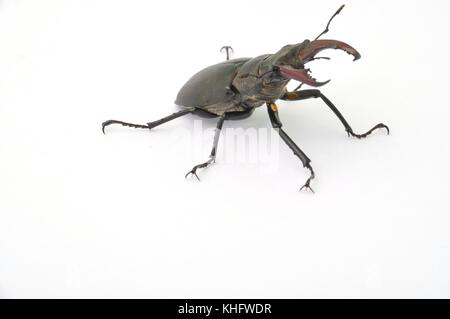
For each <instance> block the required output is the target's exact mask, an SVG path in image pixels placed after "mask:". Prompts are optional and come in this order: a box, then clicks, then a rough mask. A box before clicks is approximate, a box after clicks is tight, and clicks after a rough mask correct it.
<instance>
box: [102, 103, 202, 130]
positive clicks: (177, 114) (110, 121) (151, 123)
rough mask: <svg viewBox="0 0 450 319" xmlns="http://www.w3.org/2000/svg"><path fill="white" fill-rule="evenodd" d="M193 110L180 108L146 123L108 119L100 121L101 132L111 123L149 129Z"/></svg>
mask: <svg viewBox="0 0 450 319" xmlns="http://www.w3.org/2000/svg"><path fill="white" fill-rule="evenodd" d="M194 110H195V108H187V109H185V110H181V111H179V112H176V113H173V114H171V115H169V116H166V117H163V118H162V119H159V120H157V121H154V122H149V123H147V124H133V123H128V122H122V121H117V120H109V121H106V122H103V123H102V132H103V134H105V127H107V126H108V125H111V124H120V125H123V126H128V127H134V128H143V129H148V130H151V129H152V128H154V127H156V126H159V125H161V124H164V123H167V122H169V121H171V120H174V119H176V118H178V117H180V116H183V115H186V114H189V113H192V112H193V111H194Z"/></svg>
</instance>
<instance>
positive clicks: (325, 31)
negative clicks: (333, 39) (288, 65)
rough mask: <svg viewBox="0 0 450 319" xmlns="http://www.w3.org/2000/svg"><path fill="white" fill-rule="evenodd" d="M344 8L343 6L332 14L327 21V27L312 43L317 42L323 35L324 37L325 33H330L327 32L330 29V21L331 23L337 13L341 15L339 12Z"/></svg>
mask: <svg viewBox="0 0 450 319" xmlns="http://www.w3.org/2000/svg"><path fill="white" fill-rule="evenodd" d="M344 7H345V4H343V5H342V6H341V7H340V8H339V9H338V10H337V11H336V13H335V14H333V16H332V17H331V19H330V20H329V21H328V24H327V27H326V28H325V30H324V31H323V32H322V33H321V34H319V35H318V36H317V38H315V39H314V41H315V40H317V39H318V38H320V37H321V36H323V35H324V34H325V33H327V32H328V31H330V30H329V27H330V23H331V21H333V19H334V17H335V16H337V15H338V14H339V13H341V11H342V9H344Z"/></svg>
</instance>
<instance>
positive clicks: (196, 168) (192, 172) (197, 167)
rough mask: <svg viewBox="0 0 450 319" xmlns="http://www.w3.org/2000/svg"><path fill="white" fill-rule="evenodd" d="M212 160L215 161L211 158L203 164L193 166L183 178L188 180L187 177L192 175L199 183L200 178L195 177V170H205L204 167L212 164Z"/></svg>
mask: <svg viewBox="0 0 450 319" xmlns="http://www.w3.org/2000/svg"><path fill="white" fill-rule="evenodd" d="M214 160H215V158H214V157H211V158H210V159H209V160H208V161H206V162H205V163H202V164H198V165H195V166H194V167H193V168H192V169H191V170H190V171H189V172H187V174H186V175H185V176H184V178H188V176H189V175H192V176H195V177H196V178H197V179H198V181H199V182H200V178H199V177H198V175H197V170H198V169H199V168H206V167H208V166H209V165H210V164H211V163H214Z"/></svg>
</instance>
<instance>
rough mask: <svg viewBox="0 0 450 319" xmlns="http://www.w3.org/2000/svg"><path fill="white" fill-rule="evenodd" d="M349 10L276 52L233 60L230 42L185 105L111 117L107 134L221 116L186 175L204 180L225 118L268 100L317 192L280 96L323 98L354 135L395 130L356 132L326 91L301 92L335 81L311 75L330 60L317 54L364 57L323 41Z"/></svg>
mask: <svg viewBox="0 0 450 319" xmlns="http://www.w3.org/2000/svg"><path fill="white" fill-rule="evenodd" d="M343 8H344V5H342V6H341V7H340V8H339V9H338V10H337V11H336V12H335V13H334V14H333V16H332V17H331V18H330V20H329V21H328V24H327V26H326V28H325V30H324V31H323V32H322V33H320V34H319V36H317V37H316V38H315V40H313V41H310V40H305V41H303V42H301V43H298V44H291V45H286V46H284V47H283V48H281V50H279V51H278V52H277V53H275V54H265V55H261V56H258V57H256V58H240V59H233V60H229V50H230V49H231V47H229V46H224V47H223V48H222V50H223V49H226V51H227V52H226V53H227V60H226V61H225V62H222V63H219V64H216V65H213V66H210V67H207V68H205V69H203V70H201V71H200V72H198V73H197V74H195V75H194V76H192V77H191V79H190V80H189V81H188V82H187V83H186V84H185V85H184V86H183V87H182V88H181V90H180V91H179V92H178V96H177V98H176V101H175V104H177V105H178V106H180V107H182V110H181V111H179V112H176V113H174V114H172V115H169V116H167V117H164V118H162V119H160V120H157V121H154V122H149V123H147V124H145V125H140V124H132V123H127V122H122V121H117V120H109V121H106V122H104V123H103V124H102V130H103V133H105V127H106V126H108V125H110V124H121V125H124V126H129V127H134V128H143V129H152V128H154V127H156V126H158V125H160V124H163V123H166V122H168V121H171V120H173V119H176V118H178V117H180V116H183V115H186V114H195V115H198V116H200V117H207V118H218V121H217V127H216V132H215V136H214V143H213V147H212V150H211V154H210V156H209V159H208V160H207V161H206V162H205V163H202V164H199V165H196V166H194V167H193V168H192V170H190V171H189V172H188V173H187V174H186V176H185V177H188V176H189V175H190V174H192V175H193V176H195V177H196V178H197V179H198V180H200V179H199V177H198V175H197V170H198V169H199V168H206V167H207V166H209V165H210V164H211V163H213V162H214V160H215V157H216V150H217V144H218V141H219V135H220V131H221V129H222V125H223V123H224V121H225V120H240V119H245V118H247V117H249V116H250V115H251V114H252V113H253V111H254V110H255V108H257V107H259V106H262V105H263V104H266V105H267V111H268V113H269V118H270V121H271V124H272V127H273V128H274V129H275V130H277V131H278V133H279V135H280V137H281V138H282V140H283V141H284V142H285V143H286V144H287V145H288V146H289V147H290V148H291V150H292V151H293V152H294V154H295V155H296V156H298V157H299V158H300V160H301V161H302V163H303V166H304V167H305V168H307V169H308V170H309V172H310V176H309V178H308V179H307V181H306V183H305V184H304V185H303V186H302V187H301V188H300V190H302V189H309V190H311V191H313V190H312V188H311V187H310V183H311V180H312V179H314V176H315V175H314V170H313V168H312V166H311V160H310V159H309V158H308V156H306V154H305V153H304V152H303V151H302V150H301V149H300V148H299V147H298V146H297V145H296V144H295V143H294V141H293V140H292V139H291V138H290V137H289V136H288V135H287V134H286V132H285V131H284V130H283V129H282V123H281V121H280V118H279V116H278V108H277V105H276V104H275V101H277V100H279V99H281V100H285V101H300V100H306V99H310V98H320V99H322V101H323V102H324V103H325V104H326V105H327V106H328V107H329V108H330V109H331V111H333V113H334V114H335V115H336V116H337V117H338V118H339V120H340V121H341V123H342V124H343V125H344V127H345V130H346V132H347V133H348V135H349V136H353V137H356V138H365V137H367V136H368V135H369V134H371V133H372V132H373V131H374V130H376V129H380V128H384V129H386V130H387V133H388V134H389V128H388V127H387V126H386V125H384V124H382V123H380V124H377V125H375V126H374V127H373V128H372V129H370V130H369V131H368V132H366V133H364V134H356V133H354V132H353V129H352V128H351V126H350V125H349V124H348V122H347V121H346V120H345V118H344V117H343V115H342V114H341V113H340V112H339V110H338V109H337V108H336V106H335V105H334V104H333V103H332V102H331V101H330V100H329V99H328V98H327V97H326V96H325V95H324V94H322V92H320V91H319V90H317V89H308V90H300V88H301V86H302V85H303V84H306V85H309V86H311V87H320V86H323V85H325V84H327V83H328V82H329V80H328V81H325V82H319V81H317V80H316V79H315V78H313V77H312V76H311V70H310V69H307V68H305V65H306V64H307V63H308V62H311V61H313V60H316V59H329V58H327V57H317V56H316V55H317V54H318V53H319V52H321V51H323V50H325V49H339V50H342V51H344V52H347V53H348V54H350V55H352V56H353V57H354V61H356V60H358V59H359V58H361V55H360V54H359V53H358V51H356V50H355V49H354V48H353V47H352V46H350V45H348V44H346V43H344V42H341V41H336V40H319V38H320V37H321V36H322V35H323V34H325V33H327V32H328V31H329V26H330V23H331V21H332V20H333V19H334V17H335V16H336V15H338V14H339V13H340V12H341V11H342V9H343ZM291 80H296V81H299V82H300V83H301V84H300V85H299V86H298V87H297V88H296V89H295V90H294V91H293V92H288V91H287V88H286V86H287V84H288V83H289V81H291Z"/></svg>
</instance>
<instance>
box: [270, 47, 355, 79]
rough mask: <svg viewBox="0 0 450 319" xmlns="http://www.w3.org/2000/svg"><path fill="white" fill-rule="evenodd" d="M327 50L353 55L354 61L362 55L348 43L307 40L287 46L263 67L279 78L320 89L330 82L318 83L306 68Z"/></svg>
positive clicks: (271, 57)
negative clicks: (270, 69) (320, 53)
mask: <svg viewBox="0 0 450 319" xmlns="http://www.w3.org/2000/svg"><path fill="white" fill-rule="evenodd" d="M326 49H339V50H342V51H345V52H347V53H348V54H351V55H353V57H354V61H356V60H358V59H359V58H360V57H361V55H360V54H359V53H358V51H356V50H355V49H354V48H353V47H351V46H350V45H348V44H347V43H344V42H341V41H336V40H314V41H309V40H305V41H303V42H302V43H298V44H291V45H286V46H284V47H283V48H281V50H280V51H278V52H277V53H275V54H273V55H271V56H270V57H269V58H268V59H267V60H266V61H265V63H264V64H265V65H264V66H263V67H265V68H270V67H271V68H272V69H273V71H274V72H276V73H277V74H278V75H279V76H281V77H282V78H286V79H293V80H297V81H300V82H302V83H305V84H308V85H310V86H314V87H319V86H322V85H325V84H327V83H328V82H329V80H328V81H325V82H318V81H317V80H316V79H314V78H313V77H312V76H311V74H310V73H311V70H310V69H307V68H305V65H306V64H307V63H308V62H311V61H313V60H316V59H319V58H320V57H316V55H317V54H318V53H319V52H321V51H323V50H326Z"/></svg>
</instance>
